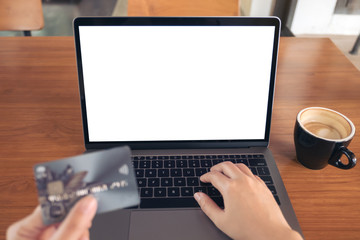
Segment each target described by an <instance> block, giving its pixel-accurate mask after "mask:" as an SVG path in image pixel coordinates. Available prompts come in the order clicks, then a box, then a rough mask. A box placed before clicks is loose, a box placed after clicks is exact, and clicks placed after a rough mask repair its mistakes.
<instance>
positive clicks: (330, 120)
mask: <svg viewBox="0 0 360 240" xmlns="http://www.w3.org/2000/svg"><path fill="white" fill-rule="evenodd" d="M354 135H355V126H354V124H353V123H352V122H351V121H350V119H348V118H347V117H346V116H344V115H343V114H341V113H339V112H336V111H334V110H331V109H328V108H322V107H309V108H305V109H303V110H301V111H300V112H299V113H298V115H297V117H296V122H295V129H294V142H295V149H296V156H297V160H298V161H299V162H300V163H301V164H302V165H304V166H305V167H307V168H310V169H322V168H324V167H326V166H327V165H328V164H331V165H333V166H335V167H338V168H341V169H350V168H353V167H354V166H355V165H356V157H355V155H354V153H352V152H351V151H350V150H349V149H348V148H347V147H348V146H349V144H350V142H351V140H352V139H353V137H354ZM343 156H346V157H347V159H348V162H347V163H343V162H342V161H341V158H342V157H343Z"/></svg>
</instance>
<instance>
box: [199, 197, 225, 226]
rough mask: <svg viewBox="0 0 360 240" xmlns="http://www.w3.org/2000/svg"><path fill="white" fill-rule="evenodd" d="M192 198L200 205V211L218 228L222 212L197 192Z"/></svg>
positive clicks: (210, 200)
mask: <svg viewBox="0 0 360 240" xmlns="http://www.w3.org/2000/svg"><path fill="white" fill-rule="evenodd" d="M194 197H195V200H196V201H197V202H198V204H199V205H200V207H201V210H203V212H204V213H205V214H206V215H207V216H208V217H209V218H210V220H211V221H213V223H215V225H216V226H218V224H219V221H220V218H221V216H222V214H224V211H223V210H222V209H221V208H220V207H219V206H218V205H217V204H216V203H215V202H214V201H213V200H212V199H211V198H210V197H209V196H208V195H206V194H205V193H202V192H197V193H195V194H194Z"/></svg>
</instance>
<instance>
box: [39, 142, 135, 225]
mask: <svg viewBox="0 0 360 240" xmlns="http://www.w3.org/2000/svg"><path fill="white" fill-rule="evenodd" d="M34 175H35V180H36V186H37V189H38V198H39V203H40V205H41V209H42V216H43V222H44V224H46V225H49V224H52V223H57V222H60V221H62V220H63V219H64V218H65V217H66V215H67V213H68V212H69V211H70V209H71V208H72V206H74V204H75V203H76V202H77V201H78V200H79V199H81V198H82V197H84V196H87V195H89V194H91V195H93V196H94V197H95V198H96V199H97V201H98V209H97V214H98V213H103V212H109V211H114V210H117V209H121V208H126V207H131V206H135V205H138V204H139V203H140V198H139V194H138V190H137V184H136V179H135V175H134V170H133V167H132V164H131V158H130V148H129V147H117V148H112V149H108V150H102V151H97V152H94V153H87V154H83V155H79V156H75V157H70V158H66V159H61V160H56V161H52V162H45V163H41V164H37V165H35V166H34Z"/></svg>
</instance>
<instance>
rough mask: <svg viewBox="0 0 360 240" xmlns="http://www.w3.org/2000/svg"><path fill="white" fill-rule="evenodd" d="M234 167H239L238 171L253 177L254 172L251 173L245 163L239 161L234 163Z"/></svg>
mask: <svg viewBox="0 0 360 240" xmlns="http://www.w3.org/2000/svg"><path fill="white" fill-rule="evenodd" d="M236 167H237V168H238V169H240V171H241V172H243V173H244V174H246V175H247V176H249V177H254V174H253V173H252V171H251V170H250V168H248V167H247V166H246V165H245V164H243V163H239V164H236Z"/></svg>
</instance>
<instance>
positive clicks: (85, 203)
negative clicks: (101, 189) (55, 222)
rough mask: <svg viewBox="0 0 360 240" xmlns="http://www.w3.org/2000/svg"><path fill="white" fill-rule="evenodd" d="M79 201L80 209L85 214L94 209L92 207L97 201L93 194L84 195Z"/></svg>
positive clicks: (94, 206)
mask: <svg viewBox="0 0 360 240" xmlns="http://www.w3.org/2000/svg"><path fill="white" fill-rule="evenodd" d="M80 201H81V203H80V210H81V211H82V212H83V213H85V214H88V213H90V212H92V211H94V208H96V205H97V201H96V199H95V198H94V197H93V196H87V197H84V198H83V199H81V200H80Z"/></svg>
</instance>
